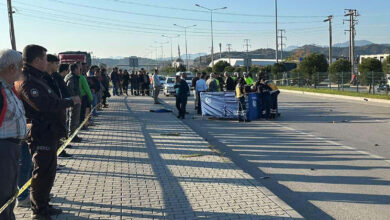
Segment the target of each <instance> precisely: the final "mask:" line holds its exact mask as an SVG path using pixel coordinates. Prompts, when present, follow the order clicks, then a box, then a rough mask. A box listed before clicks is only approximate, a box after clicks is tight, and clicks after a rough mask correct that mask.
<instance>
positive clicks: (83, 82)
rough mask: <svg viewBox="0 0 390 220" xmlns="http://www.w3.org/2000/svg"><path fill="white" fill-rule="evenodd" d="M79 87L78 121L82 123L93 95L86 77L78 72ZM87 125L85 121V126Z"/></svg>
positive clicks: (87, 113)
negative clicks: (79, 105)
mask: <svg viewBox="0 0 390 220" xmlns="http://www.w3.org/2000/svg"><path fill="white" fill-rule="evenodd" d="M79 87H80V96H81V110H80V123H83V121H84V119H85V117H86V115H89V113H90V112H91V103H92V101H93V96H92V93H91V90H90V88H89V85H88V81H87V78H86V77H85V76H84V75H83V74H80V79H79ZM88 125H89V124H88V122H86V124H85V128H86V127H87V126H88Z"/></svg>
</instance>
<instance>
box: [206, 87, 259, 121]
mask: <svg viewBox="0 0 390 220" xmlns="http://www.w3.org/2000/svg"><path fill="white" fill-rule="evenodd" d="M200 99H201V102H202V116H213V117H216V118H228V119H237V118H238V103H237V100H236V98H235V93H234V92H202V93H201V94H200ZM258 100H259V96H258V94H257V93H251V94H249V95H248V99H247V116H248V119H250V120H254V119H257V118H259V117H258V107H259V104H258Z"/></svg>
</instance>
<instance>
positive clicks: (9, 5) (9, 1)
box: [7, 0, 16, 50]
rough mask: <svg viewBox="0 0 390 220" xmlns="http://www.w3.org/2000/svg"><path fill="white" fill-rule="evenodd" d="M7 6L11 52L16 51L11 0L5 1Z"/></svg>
mask: <svg viewBox="0 0 390 220" xmlns="http://www.w3.org/2000/svg"><path fill="white" fill-rule="evenodd" d="M7 6H8V20H9V34H10V38H11V46H12V49H13V50H16V40H15V30H14V18H13V13H15V12H14V11H13V10H12V4H11V0H7Z"/></svg>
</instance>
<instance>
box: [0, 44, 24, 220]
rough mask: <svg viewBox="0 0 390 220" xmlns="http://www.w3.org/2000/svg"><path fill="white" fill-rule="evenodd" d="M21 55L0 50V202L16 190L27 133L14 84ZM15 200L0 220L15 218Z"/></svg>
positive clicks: (22, 110)
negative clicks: (20, 157) (23, 142)
mask: <svg viewBox="0 0 390 220" xmlns="http://www.w3.org/2000/svg"><path fill="white" fill-rule="evenodd" d="M22 66H23V63H22V55H21V54H20V53H19V52H17V51H15V50H10V49H8V50H2V51H0V109H1V112H0V188H1V190H0V205H3V204H5V203H6V202H7V201H8V200H9V199H10V198H12V196H13V195H14V194H15V193H16V192H17V190H18V189H17V177H18V169H19V155H20V144H21V142H22V140H23V139H24V138H25V137H26V135H27V127H26V117H25V111H24V107H23V103H22V101H21V100H20V99H19V97H18V96H17V95H16V93H15V90H14V88H13V84H14V82H15V81H16V80H18V79H19V78H20V76H21V75H22ZM14 206H15V203H12V204H11V205H9V206H8V208H6V209H5V210H4V211H3V212H2V213H1V214H0V219H11V220H13V219H15V216H14V213H13V209H14Z"/></svg>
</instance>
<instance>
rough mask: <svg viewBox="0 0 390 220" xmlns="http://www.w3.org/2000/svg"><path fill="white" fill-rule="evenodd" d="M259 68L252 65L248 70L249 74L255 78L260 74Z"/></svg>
mask: <svg viewBox="0 0 390 220" xmlns="http://www.w3.org/2000/svg"><path fill="white" fill-rule="evenodd" d="M260 69H261V68H260V67H259V66H255V65H252V66H251V68H250V70H249V73H251V74H252V75H253V76H255V75H256V74H257V73H259V72H260Z"/></svg>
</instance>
